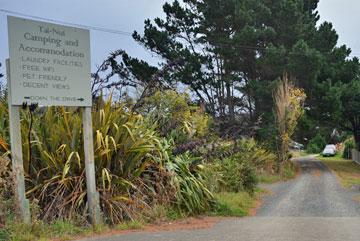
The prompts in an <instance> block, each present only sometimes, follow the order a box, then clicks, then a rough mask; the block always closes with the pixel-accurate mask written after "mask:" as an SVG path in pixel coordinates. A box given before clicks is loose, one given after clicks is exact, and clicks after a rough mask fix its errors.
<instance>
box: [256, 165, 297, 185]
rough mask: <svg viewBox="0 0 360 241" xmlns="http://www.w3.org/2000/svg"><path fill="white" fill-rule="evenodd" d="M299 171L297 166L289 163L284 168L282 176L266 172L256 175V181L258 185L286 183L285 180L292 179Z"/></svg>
mask: <svg viewBox="0 0 360 241" xmlns="http://www.w3.org/2000/svg"><path fill="white" fill-rule="evenodd" d="M299 171H300V168H299V166H298V165H296V164H295V163H293V162H290V163H288V164H287V165H285V166H284V168H283V171H282V174H276V173H266V172H264V173H258V174H257V179H258V181H259V183H263V184H272V183H276V182H281V181H287V180H290V179H293V178H295V177H296V176H297V174H298V173H299Z"/></svg>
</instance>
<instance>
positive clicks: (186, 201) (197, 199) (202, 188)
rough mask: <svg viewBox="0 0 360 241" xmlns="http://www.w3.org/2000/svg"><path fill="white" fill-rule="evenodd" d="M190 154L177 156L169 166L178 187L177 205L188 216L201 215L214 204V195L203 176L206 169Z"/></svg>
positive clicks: (173, 180)
mask: <svg viewBox="0 0 360 241" xmlns="http://www.w3.org/2000/svg"><path fill="white" fill-rule="evenodd" d="M196 161H197V159H195V158H192V157H191V156H190V155H189V154H188V153H185V154H183V155H179V156H176V157H175V158H174V159H173V160H171V161H170V162H169V163H168V164H167V168H168V170H169V171H170V172H171V173H174V175H173V179H172V182H173V185H174V186H175V187H176V189H177V192H176V194H175V196H176V205H177V207H178V209H179V210H183V211H184V212H185V213H187V214H199V213H201V212H204V211H207V210H210V209H211V207H212V205H213V204H214V197H213V194H212V193H211V192H210V191H209V190H208V188H207V187H206V185H205V181H204V178H203V175H202V169H203V168H204V167H203V166H202V165H200V164H196Z"/></svg>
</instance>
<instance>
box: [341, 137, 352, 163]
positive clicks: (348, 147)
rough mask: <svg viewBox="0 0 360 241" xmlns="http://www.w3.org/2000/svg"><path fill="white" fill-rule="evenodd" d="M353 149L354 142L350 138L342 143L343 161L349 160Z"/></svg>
mask: <svg viewBox="0 0 360 241" xmlns="http://www.w3.org/2000/svg"><path fill="white" fill-rule="evenodd" d="M354 148H355V142H354V139H353V138H350V139H348V140H346V141H345V142H344V151H343V154H342V157H343V158H345V159H351V150H352V149H354Z"/></svg>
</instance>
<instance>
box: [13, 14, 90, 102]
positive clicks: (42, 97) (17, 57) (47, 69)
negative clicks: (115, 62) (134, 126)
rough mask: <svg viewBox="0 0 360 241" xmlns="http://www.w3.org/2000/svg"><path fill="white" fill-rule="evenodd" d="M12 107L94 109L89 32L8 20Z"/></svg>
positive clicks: (28, 21) (53, 25)
mask: <svg viewBox="0 0 360 241" xmlns="http://www.w3.org/2000/svg"><path fill="white" fill-rule="evenodd" d="M8 30H9V49H10V76H11V80H10V81H11V83H10V88H11V89H10V91H11V104H12V105H22V104H23V103H29V104H30V103H38V104H39V105H40V106H82V107H84V106H85V107H86V106H88V107H89V106H91V105H92V101H91V78H90V33H89V31H88V30H85V29H79V28H73V27H67V26H62V25H57V24H51V23H45V22H39V21H33V20H28V19H22V18H17V17H12V16H8Z"/></svg>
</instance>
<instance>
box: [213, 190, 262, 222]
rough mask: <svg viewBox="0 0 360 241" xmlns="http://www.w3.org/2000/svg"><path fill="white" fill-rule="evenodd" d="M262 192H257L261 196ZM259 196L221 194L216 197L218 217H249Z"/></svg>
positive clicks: (241, 193)
mask: <svg viewBox="0 0 360 241" xmlns="http://www.w3.org/2000/svg"><path fill="white" fill-rule="evenodd" d="M261 192H262V191H261V190H256V194H257V195H259V193H261ZM257 195H250V194H249V193H248V192H238V193H232V192H220V193H217V194H216V195H215V198H216V200H217V206H216V209H215V211H214V213H215V214H216V215H219V216H225V217H229V216H230V217H243V216H247V215H249V212H250V210H251V209H252V208H255V201H256V200H257V198H258V197H257Z"/></svg>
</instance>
